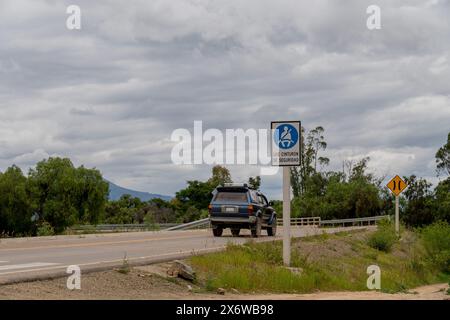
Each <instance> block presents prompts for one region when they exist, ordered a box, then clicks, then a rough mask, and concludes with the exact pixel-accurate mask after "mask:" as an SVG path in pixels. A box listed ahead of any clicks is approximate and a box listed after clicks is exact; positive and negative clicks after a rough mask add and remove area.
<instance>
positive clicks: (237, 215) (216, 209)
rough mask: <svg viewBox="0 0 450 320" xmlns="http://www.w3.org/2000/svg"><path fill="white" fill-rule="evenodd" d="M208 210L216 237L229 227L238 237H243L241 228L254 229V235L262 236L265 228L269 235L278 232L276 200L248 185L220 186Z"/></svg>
mask: <svg viewBox="0 0 450 320" xmlns="http://www.w3.org/2000/svg"><path fill="white" fill-rule="evenodd" d="M208 209H209V218H210V222H211V227H212V231H213V234H214V236H215V237H220V236H221V235H222V233H223V229H225V228H230V229H231V234H232V235H233V236H234V237H237V236H239V232H240V231H241V229H250V231H251V234H252V237H254V238H256V237H259V236H261V230H262V229H265V230H267V234H268V235H269V236H275V235H276V232H277V214H276V212H275V210H274V209H273V208H272V202H269V201H267V198H266V196H265V195H263V194H262V193H261V192H259V191H258V190H254V189H251V188H250V187H248V185H247V184H232V183H228V184H227V183H226V184H224V185H223V186H219V187H217V188H216V189H215V190H214V191H213V198H212V200H211V203H210V204H209V207H208Z"/></svg>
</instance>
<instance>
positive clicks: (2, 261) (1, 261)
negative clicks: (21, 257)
mask: <svg viewBox="0 0 450 320" xmlns="http://www.w3.org/2000/svg"><path fill="white" fill-rule="evenodd" d="M8 262H9V261H4V260H0V263H8Z"/></svg>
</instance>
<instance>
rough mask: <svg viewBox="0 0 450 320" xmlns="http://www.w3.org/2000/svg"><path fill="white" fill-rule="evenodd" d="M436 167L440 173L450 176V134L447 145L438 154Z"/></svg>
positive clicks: (449, 134)
mask: <svg viewBox="0 0 450 320" xmlns="http://www.w3.org/2000/svg"><path fill="white" fill-rule="evenodd" d="M436 165H437V171H438V173H441V172H443V173H445V174H447V175H450V132H449V133H448V136H447V143H446V144H444V145H443V146H442V147H441V148H439V150H438V151H437V152H436Z"/></svg>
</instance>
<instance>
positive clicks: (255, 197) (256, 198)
mask: <svg viewBox="0 0 450 320" xmlns="http://www.w3.org/2000/svg"><path fill="white" fill-rule="evenodd" d="M250 195H251V198H252V202H253V203H258V202H259V199H258V195H257V194H256V192H255V191H253V190H252V191H250Z"/></svg>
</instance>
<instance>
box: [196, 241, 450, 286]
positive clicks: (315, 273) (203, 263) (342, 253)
mask: <svg viewBox="0 0 450 320" xmlns="http://www.w3.org/2000/svg"><path fill="white" fill-rule="evenodd" d="M298 241H300V243H301V242H303V243H301V246H300V247H299V248H298V245H297V244H298ZM417 241H418V240H415V242H414V243H411V242H401V241H400V242H396V243H394V244H393V245H392V249H391V251H390V252H384V251H380V250H377V249H374V248H372V247H371V246H369V245H368V241H367V239H366V238H364V239H361V237H356V236H355V234H353V233H349V232H345V233H340V234H334V235H319V236H314V237H308V238H304V239H300V240H298V239H297V240H294V241H293V250H292V257H291V266H292V267H298V268H302V269H303V272H302V273H301V274H300V275H298V274H294V273H292V272H291V271H290V270H288V269H286V268H284V267H283V266H282V244H281V242H280V241H277V242H266V243H248V244H245V245H242V246H238V245H232V244H229V245H228V246H227V248H226V250H225V251H223V252H218V253H213V254H208V255H199V256H194V257H192V258H191V259H190V260H191V261H190V263H191V264H192V266H193V267H194V268H195V270H196V271H197V274H198V278H199V284H200V285H203V287H204V288H205V289H206V290H211V291H214V290H216V289H217V288H219V287H222V288H227V289H231V288H235V289H237V290H239V291H240V292H279V293H308V292H314V291H316V290H320V291H338V290H346V291H360V290H368V289H367V287H366V281H367V278H368V275H367V273H366V270H367V267H368V266H369V265H372V264H376V265H378V266H379V267H380V268H381V287H382V291H385V292H401V291H406V290H407V289H410V288H414V287H417V286H420V285H425V284H429V283H436V282H442V281H449V280H450V276H449V274H445V273H442V272H441V270H439V269H437V268H434V267H432V266H431V265H430V264H428V263H427V262H426V259H424V256H423V255H424V253H423V250H422V251H421V250H419V244H418V243H417ZM302 246H312V247H311V248H312V249H314V250H315V251H312V252H310V251H307V250H306V249H305V248H303V247H302ZM411 246H413V247H414V248H415V247H417V250H416V249H411ZM322 252H326V254H325V255H324V256H319V257H318V256H317V253H322Z"/></svg>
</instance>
